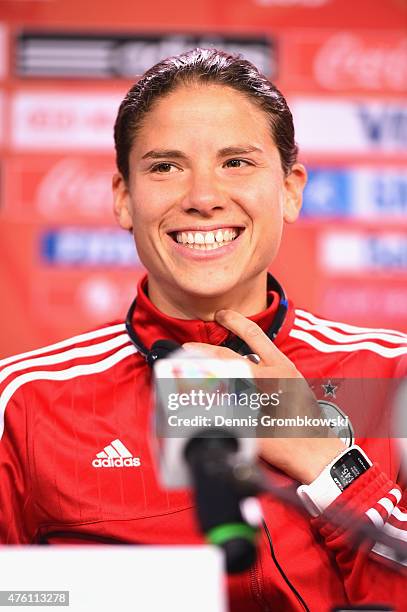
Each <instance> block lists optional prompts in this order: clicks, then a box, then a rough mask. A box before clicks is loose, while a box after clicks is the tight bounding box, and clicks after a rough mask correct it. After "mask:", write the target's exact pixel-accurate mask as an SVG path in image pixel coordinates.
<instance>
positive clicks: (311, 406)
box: [183, 310, 345, 484]
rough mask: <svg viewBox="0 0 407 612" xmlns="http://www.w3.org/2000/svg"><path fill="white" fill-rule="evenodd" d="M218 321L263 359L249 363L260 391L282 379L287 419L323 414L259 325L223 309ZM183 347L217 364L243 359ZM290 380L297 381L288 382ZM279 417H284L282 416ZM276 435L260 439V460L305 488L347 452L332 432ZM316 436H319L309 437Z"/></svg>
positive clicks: (218, 349) (222, 350)
mask: <svg viewBox="0 0 407 612" xmlns="http://www.w3.org/2000/svg"><path fill="white" fill-rule="evenodd" d="M215 319H216V321H217V322H218V323H219V324H220V325H222V326H223V327H225V328H226V329H228V330H230V331H231V332H232V333H233V334H235V335H236V336H238V337H239V338H241V339H242V340H244V342H246V344H247V345H248V346H249V347H250V348H251V350H252V351H253V353H256V354H257V355H258V356H259V357H260V361H259V363H257V364H255V363H253V362H251V361H250V362H249V363H250V368H251V370H252V374H253V377H254V378H255V379H256V380H257V385H258V386H259V387H260V388H261V389H262V391H266V392H267V387H269V388H268V391H270V387H273V389H274V390H275V387H276V379H279V383H278V387H279V388H281V387H283V394H284V392H285V391H287V393H289V394H290V396H289V397H290V402H289V404H288V405H287V402H284V404H285V405H286V406H287V408H286V410H287V413H284V416H287V417H293V416H295V415H300V416H301V415H304V416H305V415H308V416H313V417H315V416H320V415H321V413H320V410H319V407H318V404H317V401H316V400H315V398H314V396H313V394H312V391H311V389H310V388H309V386H308V384H307V382H306V381H305V379H304V378H303V376H302V375H301V373H300V372H299V371H298V370H297V368H296V367H295V365H294V364H293V363H292V361H290V360H289V359H288V357H286V355H284V354H283V353H282V352H281V351H280V350H279V349H278V348H277V347H276V346H275V344H274V343H273V342H272V341H271V340H270V338H268V336H267V335H266V334H265V333H264V332H263V330H262V329H261V328H260V327H259V326H258V325H257V324H256V323H254V322H253V321H250V320H249V319H246V317H244V316H243V315H241V314H240V313H238V312H235V311H233V310H220V311H218V312H217V313H216V314H215ZM183 348H184V349H186V350H188V349H190V350H191V349H199V351H201V352H203V353H205V354H207V355H208V357H212V358H216V359H243V357H242V356H240V355H238V354H237V353H235V352H234V351H232V350H230V349H228V348H226V347H222V346H213V345H211V344H204V343H200V342H188V343H186V344H184V345H183ZM288 379H299V380H298V382H293V383H290V382H289V380H288ZM301 381H302V382H301ZM310 410H311V411H312V414H310ZM280 416H282V415H281V413H280ZM262 431H264V429H263V430H262ZM277 433H278V437H277V436H276V437H267V438H264V437H261V438H259V439H258V442H259V454H260V456H261V457H262V458H263V459H265V460H266V461H267V462H268V463H270V464H271V465H273V466H274V467H276V468H278V469H280V470H282V471H283V472H285V473H286V474H287V475H288V476H290V477H291V478H294V479H295V480H298V481H299V482H302V483H304V484H308V483H310V482H312V481H313V480H314V479H315V478H316V477H317V476H318V474H320V473H321V472H322V470H323V469H324V467H325V466H326V465H328V464H329V463H330V462H331V461H332V460H333V459H334V458H335V456H336V455H338V454H339V453H340V452H341V451H342V450H344V448H345V445H344V443H343V442H342V441H341V440H340V439H339V438H337V437H332V431H331V430H330V429H329V428H317V430H316V431H315V430H314V431H313V432H310V435H309V437H281V435H282V433H281V430H280V429H279V431H278V432H277ZM312 434H313V435H314V436H316V437H311V435H312ZM317 436H319V437H317Z"/></svg>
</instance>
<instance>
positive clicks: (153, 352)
mask: <svg viewBox="0 0 407 612" xmlns="http://www.w3.org/2000/svg"><path fill="white" fill-rule="evenodd" d="M180 348H181V345H180V344H178V342H174V340H165V339H162V340H156V342H154V344H153V345H152V347H151V349H150V350H149V351H148V353H147V363H148V365H149V366H150V368H152V367H153V365H154V363H155V362H156V361H157V360H158V359H165V358H166V357H168V355H170V354H171V353H173V352H174V351H177V350H178V349H180Z"/></svg>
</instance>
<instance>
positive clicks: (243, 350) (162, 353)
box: [125, 274, 288, 367]
mask: <svg viewBox="0 0 407 612" xmlns="http://www.w3.org/2000/svg"><path fill="white" fill-rule="evenodd" d="M267 291H276V293H277V294H278V297H279V305H278V308H277V312H276V314H275V315H274V319H273V322H272V324H271V325H270V327H269V329H268V330H267V331H266V334H267V336H268V337H269V338H270V340H272V341H273V342H274V339H275V337H276V336H277V334H278V332H279V331H280V329H281V327H282V326H283V323H284V320H285V317H286V315H287V310H288V300H287V296H286V294H285V292H284V289H283V288H282V286H281V285H280V283H279V282H278V281H277V280H276V279H275V278H274V276H272V275H271V274H267ZM136 306H137V297H136V298H134V300H133V302H132V304H131V306H130V308H129V311H128V313H127V316H126V323H125V325H126V331H127V333H128V335H129V338H130V340H131V341H132V343H133V344H134V346H135V347H136V349H137V351H138V352H139V353H140V354H141V355H142V356H143V357H144V358H145V360H146V361H147V363H148V365H149V366H150V367H152V366H153V364H154V363H155V362H156V361H157V359H165V358H166V357H168V355H169V354H170V353H172V352H173V351H176V350H177V349H179V348H181V345H180V344H178V343H177V342H175V341H174V340H170V339H161V340H157V341H156V342H154V343H153V345H152V346H151V348H150V349H148V348H147V347H146V346H145V345H144V344H143V343H142V342H141V340H140V338H139V337H138V335H137V333H136V330H135V329H134V327H133V315H134V311H135V310H136ZM220 346H224V347H226V348H229V349H231V350H232V351H235V353H239V355H248V354H251V353H252V350H251V349H250V347H249V346H248V345H247V344H246V342H244V340H242V339H241V338H238V337H237V336H234V337H233V338H232V339H231V340H229V341H226V342H223V343H222V344H221V345H220Z"/></svg>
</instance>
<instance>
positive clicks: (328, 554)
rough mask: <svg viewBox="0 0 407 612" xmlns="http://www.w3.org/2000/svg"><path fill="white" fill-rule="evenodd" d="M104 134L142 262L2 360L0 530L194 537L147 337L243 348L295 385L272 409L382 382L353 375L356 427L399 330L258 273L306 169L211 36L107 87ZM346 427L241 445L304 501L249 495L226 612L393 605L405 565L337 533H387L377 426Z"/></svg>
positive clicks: (390, 478) (270, 97) (261, 381)
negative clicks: (109, 297) (157, 450)
mask: <svg viewBox="0 0 407 612" xmlns="http://www.w3.org/2000/svg"><path fill="white" fill-rule="evenodd" d="M115 142H116V153H117V166H118V171H117V173H116V174H115V176H114V178H113V191H114V206H115V213H116V217H117V220H118V222H119V224H120V225H121V227H122V228H124V229H125V230H127V231H131V232H132V234H133V236H134V240H135V243H136V247H137V249H138V252H139V255H140V258H141V260H142V261H143V263H144V265H145V267H146V268H147V272H148V274H147V275H146V276H145V278H144V279H143V280H142V281H141V283H140V284H139V287H138V292H137V298H136V300H135V301H134V302H133V305H132V306H131V308H130V310H129V313H128V315H127V319H126V323H125V324H124V323H123V322H119V323H117V322H116V323H115V324H113V325H108V326H106V327H103V328H101V329H97V330H94V331H92V332H90V333H87V334H82V335H81V336H77V337H75V338H71V339H70V340H66V341H63V342H61V343H58V344H57V345H53V346H50V347H46V348H43V349H39V350H37V351H33V352H32V353H29V354H25V355H20V356H16V357H12V358H9V359H7V360H4V361H3V363H2V366H3V369H2V370H1V371H0V392H1V397H0V543H7V544H15V543H19V544H21V543H38V542H48V543H61V542H66V541H67V540H68V541H71V542H75V543H77V542H79V541H84V542H86V541H88V542H89V541H91V542H106V541H109V542H121V543H137V544H140V543H149V544H174V545H175V544H197V543H201V542H202V541H203V536H202V535H201V533H200V532H199V530H198V528H197V523H196V518H195V509H194V508H193V500H192V499H191V496H190V494H189V493H188V492H185V491H181V492H179V491H176V492H174V491H166V490H163V488H162V486H161V485H160V483H159V482H158V481H157V474H156V471H155V464H156V457H155V456H154V455H153V454H152V448H153V446H154V445H152V444H151V437H152V435H154V434H153V432H152V431H151V423H152V421H153V415H154V410H155V406H154V398H153V393H152V388H151V384H152V383H151V380H152V376H151V368H150V366H151V365H152V364H153V362H154V359H156V358H157V355H158V352H157V351H158V348H157V347H161V348H160V350H161V354H160V355H158V356H159V357H163V356H164V354H165V355H168V352H169V351H170V350H173V349H174V347H175V348H180V347H181V345H182V347H183V349H184V351H186V352H187V351H191V350H192V351H194V353H195V354H196V351H199V354H200V355H204V356H208V357H214V358H216V359H217V360H220V362H222V360H231V359H234V362H233V365H234V366H235V365H236V364H242V363H243V362H241V361H240V360H242V359H243V358H244V357H249V359H248V360H246V361H245V362H244V364H246V365H247V366H248V367H250V368H251V373H252V375H253V378H255V379H256V383H257V386H258V387H259V388H261V389H262V388H263V386H264V387H265V388H266V389H267V388H268V386H267V383H270V382H271V386H272V388H275V385H276V381H278V385H279V387H278V388H279V389H285V388H286V387H285V385H287V388H291V387H290V385H291V384H292V383H293V382H294V383H298V387H296V388H298V389H299V390H300V392H298V393H295V394H292V395H290V404H289V406H288V413H289V416H290V418H294V417H299V418H300V419H305V418H306V417H309V416H310V415H312V416H313V415H315V414H320V405H319V403H318V402H317V400H316V397H315V396H318V391H319V390H320V389H324V390H325V394H326V396H327V397H329V400H330V401H329V402H327V401H326V399H324V400H320V402H321V401H322V402H323V403H324V405H325V406H326V405H327V404H328V405H329V406H331V407H333V408H332V409H333V410H334V412H335V411H336V412H337V413H340V414H343V415H347V412H346V409H347V405H348V400H349V396H347V397H346V395H345V394H344V393H343V389H342V387H343V388H344V390H345V391H346V388H347V387H346V382H347V379H351V380H354V379H357V378H359V377H361V378H362V377H363V378H366V379H368V378H369V377H370V378H375V379H377V378H382V379H383V381H380V383H382V382H383V385H382V386H381V390H382V391H383V393H382V395H380V394H377V393H375V394H374V395H373V394H372V393H369V388H370V387H369V381H368V380H367V381H362V383H363V384H362V385H361V388H362V390H363V393H362V396H361V397H360V398H359V400H358V402H356V404H357V411H358V413H357V415H355V416H357V417H358V419H357V422H358V423H359V422H360V416H361V415H360V414H359V412H361V413H362V416H363V417H364V416H366V420H367V421H369V424H370V423H371V422H374V420H375V419H374V418H373V419H372V418H371V417H372V414H373V416H374V415H375V414H376V415H377V414H384V415H388V414H389V411H390V410H391V406H390V405H389V398H390V397H391V394H390V391H389V385H390V382H389V381H390V379H391V378H392V377H393V378H398V377H403V376H405V375H406V372H407V367H406V356H407V338H406V336H404V335H403V334H400V333H398V332H394V331H389V330H387V331H386V330H383V329H380V330H371V329H368V328H357V327H354V326H351V325H344V324H341V323H337V322H335V321H327V320H324V319H321V318H320V317H316V316H314V315H313V314H311V313H308V312H306V311H304V310H300V309H297V310H295V309H294V305H293V304H292V303H291V301H289V300H288V299H287V298H286V296H285V293H284V291H283V289H282V287H281V286H280V285H279V283H278V282H277V281H276V279H274V278H273V277H272V276H271V275H270V274H268V272H267V271H268V268H269V266H270V264H271V263H272V261H273V259H274V257H275V255H276V253H277V251H278V249H279V245H280V240H281V235H282V232H283V227H284V224H285V223H292V222H294V221H295V220H296V219H297V216H298V213H299V210H300V207H301V199H302V191H303V188H304V185H305V181H306V171H305V169H304V167H303V166H302V165H301V164H300V163H298V162H297V147H296V145H295V140H294V127H293V121H292V116H291V113H290V111H289V109H288V106H287V103H286V101H285V99H284V97H283V96H282V94H281V93H280V92H279V91H278V90H277V89H276V88H275V87H274V85H272V84H271V83H270V82H269V81H268V80H267V79H266V77H264V76H263V75H261V74H260V73H259V72H258V70H257V69H256V68H255V67H254V66H253V65H252V64H250V63H249V62H247V61H246V60H244V59H242V58H240V57H235V56H232V55H228V54H226V53H223V52H221V51H217V50H215V49H211V50H205V49H203V50H202V49H201V50H200V49H198V50H194V51H191V52H189V53H186V54H184V55H182V56H178V57H174V58H169V59H166V60H164V61H162V62H160V63H159V64H157V65H156V66H154V67H153V68H151V70H149V71H148V72H147V73H146V74H145V75H144V77H142V78H141V80H140V81H139V82H138V83H137V84H136V85H135V86H134V87H132V89H131V90H130V91H129V93H128V94H127V95H126V97H125V99H124V100H123V102H122V104H121V106H120V109H119V113H118V117H117V121H116V125H115ZM297 255H298V261H299V267H298V273H299V274H301V265H300V264H301V253H298V254H297ZM135 340H137V343H138V344H137V343H136V341H135ZM153 347H155V348H153ZM232 349H233V350H232ZM154 351H156V352H155V353H154ZM202 359H204V357H202ZM250 359H253V361H250ZM218 363H219V362H218ZM249 364H250V365H249ZM199 365H200V366H202V363H201V361H200V362H199ZM222 365H223V363H222ZM227 367H230V363H229V361H228V363H227ZM236 367H237V366H236ZM305 377H307V378H312V379H313V383H312V384H313V390H314V391H315V395H314V393H313V392H311V390H310V388H309V386H308V383H307V381H306V380H305ZM317 377H320V378H321V379H322V380H321V381H320V383H324V384H320V383H318V381H317V382H315V381H316V380H317ZM270 379H271V380H270ZM285 379H296V380H295V381H292V380H285ZM328 382H329V384H328ZM328 387H329V389H330V390H331V391H330V394H331V395H330V394H329V393H328V392H327V389H328ZM332 389H333V391H332ZM391 389H394V387H391V386H390V390H391ZM336 390H337V393H336V395H335V391H336ZM332 393H333V395H332ZM319 395H321V392H319ZM332 397H333V398H334V401H335V402H338V403H339V405H340V408H338V407H336V406H335V405H334V404H332V403H331V399H332ZM304 398H305V400H306V401H304ZM383 398H384V399H383ZM345 399H346V402H345ZM352 400H354V398H352ZM342 404H344V405H342ZM351 405H353V404H352V402H351ZM360 407H363V409H362V410H361V409H360ZM342 409H343V410H342ZM375 411H377V412H375ZM198 416H199V415H198ZM285 416H287V414H285ZM198 420H199V419H198ZM362 421H363V419H362ZM202 426H204V424H203V423H202ZM355 429H356V439H357V442H358V444H360V447H359V446H358V445H357V444H353V442H354V440H353V439H352V436H353V433H352V427H350V428H349V431H350V432H351V433H350V434H349V436H348V437H347V438H340V437H339V435H340V434H339V433H338V432H337V431H336V430H334V431H332V430H331V429H329V428H327V427H325V428H324V429H323V432H324V435H325V436H326V437H323V435H322V433H321V432H322V430H321V429H318V431H317V433H314V436H312V435H310V437H308V438H305V437H284V438H282V437H280V436H279V435H278V431H275V430H273V432H272V435H271V434H270V436H269V437H267V438H261V440H259V443H258V452H259V455H260V456H261V458H262V460H263V462H262V465H263V467H264V469H265V470H266V474H267V475H268V477H270V478H272V477H273V476H274V478H277V480H278V482H281V480H282V481H283V482H285V483H287V486H288V487H289V488H292V487H294V489H295V488H296V489H297V493H298V495H299V497H301V501H302V502H303V504H304V512H299V511H298V508H294V507H291V506H287V505H286V503H285V502H284V501H282V500H281V499H280V498H276V497H274V495H271V494H269V495H265V496H263V497H262V500H261V506H262V514H263V528H264V529H263V531H262V537H259V539H258V561H257V562H256V564H255V565H254V566H253V567H252V568H251V569H250V570H249V571H245V572H243V573H241V574H240V575H239V576H235V577H232V578H230V580H229V600H230V610H231V611H232V612H256V611H257V612H258V611H259V610H264V611H267V610H270V609H275V610H282V611H284V612H286V611H287V612H296V611H298V610H300V609H302V610H313V611H314V610H318V612H328V611H329V612H330V611H331V610H332V608H333V607H334V606H340V607H345V608H347V607H349V603H351V604H353V605H368V604H372V603H377V602H379V601H380V602H387V603H389V604H391V605H392V606H393V607H394V608H395V609H399V610H403V609H405V600H406V598H405V593H406V582H405V577H404V576H403V575H402V574H401V573H396V572H395V571H394V570H393V569H392V568H391V567H389V566H387V565H383V564H381V563H380V558H381V557H386V558H389V557H390V558H392V557H394V555H392V550H391V549H386V548H385V547H383V546H382V545H378V544H376V545H375V546H374V547H372V542H371V541H369V542H368V543H366V545H363V546H360V547H358V544H359V541H358V542H357V545H353V546H350V544H349V543H350V541H351V536H352V534H353V533H354V525H358V524H363V525H365V524H366V523H368V522H369V521H370V522H372V523H374V524H375V525H376V526H378V527H380V528H381V529H382V530H383V533H387V534H388V535H391V536H392V537H393V538H394V541H397V542H398V543H400V542H405V541H406V529H407V513H406V511H405V510H404V509H403V507H404V505H405V497H403V493H402V491H401V489H400V487H399V485H398V484H396V483H397V482H402V478H403V474H401V461H400V454H399V452H398V448H397V441H396V440H394V439H386V438H384V437H383V432H382V431H380V432H379V431H378V432H374V434H375V437H374V438H368V437H366V435H365V434H366V431H358V430H357V428H355ZM307 431H308V430H307ZM346 431H348V430H346ZM370 431H371V429H369V432H370ZM386 431H387V429H386ZM311 434H312V430H311ZM302 435H304V434H302ZM401 435H403V434H401ZM236 443H237V441H236ZM348 445H350V446H349V448H348ZM377 461H380V464H381V466H382V467H379V465H378V464H377V463H376V462H377ZM95 462H99V463H98V466H99V467H98V469H95V465H96V463H95ZM100 462H101V463H100ZM113 464H114V465H113ZM134 470H137V471H136V472H135V471H134ZM209 493H210V496H211V497H215V495H214V492H213V491H212V490H211V491H210V492H209ZM222 509H223V507H222ZM238 514H239V516H238V519H239V521H240V519H241V518H242V517H240V510H239V511H238ZM228 516H229V515H228ZM311 517H313V518H311ZM332 517H334V518H335V520H333V522H332ZM351 523H352V525H351V526H350V524H351ZM238 525H240V526H241V524H240V523H238ZM223 526H224V525H222V526H221V527H223ZM352 526H353V528H352ZM226 527H230V524H228V525H226ZM252 531H253V530H250V534H252ZM245 533H246V532H245ZM353 544H355V542H353ZM370 549H372V550H370ZM393 560H394V561H395V563H398V566H402V565H403V559H402V558H400V557H398V558H395V559H393Z"/></svg>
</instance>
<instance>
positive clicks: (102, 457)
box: [92, 440, 141, 468]
mask: <svg viewBox="0 0 407 612" xmlns="http://www.w3.org/2000/svg"><path fill="white" fill-rule="evenodd" d="M92 465H93V467H95V468H114V467H139V466H140V465H141V461H140V458H139V457H133V455H132V454H131V452H130V451H129V450H128V449H127V448H126V447H125V446H124V444H123V443H122V442H120V440H113V442H111V443H110V444H109V445H108V446H105V448H104V449H103V450H102V451H101V452H100V453H97V455H96V459H94V460H93V461H92Z"/></svg>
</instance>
